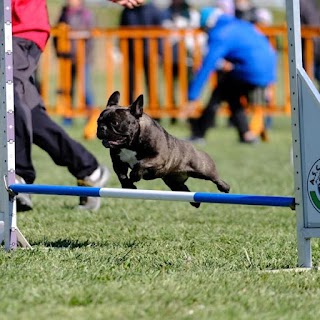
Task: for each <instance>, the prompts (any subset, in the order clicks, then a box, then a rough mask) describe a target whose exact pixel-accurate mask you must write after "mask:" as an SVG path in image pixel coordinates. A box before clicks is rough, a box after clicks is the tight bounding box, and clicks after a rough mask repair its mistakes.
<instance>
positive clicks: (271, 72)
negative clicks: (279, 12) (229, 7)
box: [188, 15, 277, 101]
mask: <svg viewBox="0 0 320 320" xmlns="http://www.w3.org/2000/svg"><path fill="white" fill-rule="evenodd" d="M221 59H225V60H227V61H229V62H231V63H232V64H233V65H234V69H233V70H232V71H230V72H231V75H232V76H233V77H234V78H235V79H239V80H241V81H243V82H246V83H249V84H252V85H256V86H261V87H265V86H268V85H269V84H271V83H272V82H274V81H275V80H276V68H277V63H276V52H275V50H274V49H273V48H272V46H271V45H270V43H269V41H268V39H267V38H266V37H265V36H264V35H263V34H262V33H261V32H260V31H259V30H258V29H257V28H256V27H255V26H254V25H253V24H252V23H249V22H246V21H243V20H240V19H237V18H234V17H232V16H229V15H221V16H220V17H219V18H218V20H217V23H216V25H215V26H214V27H213V28H211V29H210V30H209V31H208V53H207V55H206V56H205V58H204V60H203V63H202V66H201V68H200V69H199V70H198V72H197V73H196V75H195V76H194V78H193V79H192V81H191V83H190V87H189V94H188V96H189V100H190V101H194V100H197V99H198V98H199V96H200V93H201V91H202V89H203V87H204V86H205V84H206V82H207V80H208V78H209V75H210V74H211V72H213V71H215V70H216V69H217V66H218V62H219V61H221ZM230 90H232V88H230Z"/></svg>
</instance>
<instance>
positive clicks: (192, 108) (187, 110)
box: [179, 101, 200, 120]
mask: <svg viewBox="0 0 320 320" xmlns="http://www.w3.org/2000/svg"><path fill="white" fill-rule="evenodd" d="M199 107H200V103H199V101H188V102H187V103H186V104H185V105H184V106H183V108H181V109H180V112H179V119H184V120H185V119H189V118H190V117H191V116H192V114H193V113H194V112H197V109H198V108H199Z"/></svg>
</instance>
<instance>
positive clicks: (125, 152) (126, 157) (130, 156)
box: [119, 149, 138, 169]
mask: <svg viewBox="0 0 320 320" xmlns="http://www.w3.org/2000/svg"><path fill="white" fill-rule="evenodd" d="M136 156H137V153H136V152H135V151H132V150H129V149H121V151H120V153H119V157H120V159H121V161H123V162H126V163H128V164H129V166H130V168H131V169H132V168H133V166H134V165H135V164H136V163H138V160H137V157H136Z"/></svg>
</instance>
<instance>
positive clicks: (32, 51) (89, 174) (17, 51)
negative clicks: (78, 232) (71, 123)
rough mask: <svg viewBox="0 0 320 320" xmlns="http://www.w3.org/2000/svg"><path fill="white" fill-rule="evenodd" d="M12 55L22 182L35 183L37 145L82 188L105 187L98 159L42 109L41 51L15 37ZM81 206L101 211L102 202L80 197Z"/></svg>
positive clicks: (18, 170) (105, 175)
mask: <svg viewBox="0 0 320 320" xmlns="http://www.w3.org/2000/svg"><path fill="white" fill-rule="evenodd" d="M13 53H14V56H13V66H14V73H13V74H14V91H15V107H16V110H15V121H16V126H15V135H16V151H17V156H16V173H17V175H18V176H20V177H22V178H23V180H21V181H22V183H33V182H34V180H35V170H34V168H33V165H32V158H31V146H32V143H35V144H36V145H38V146H39V147H40V148H42V149H43V150H44V151H46V152H48V154H49V155H50V156H51V158H52V159H53V161H54V162H55V163H56V164H57V165H61V166H66V167H67V168H68V169H69V171H70V173H71V174H72V175H73V176H75V177H76V178H77V179H78V184H79V185H87V186H95V187H102V186H103V185H104V184H105V183H106V181H107V180H108V177H109V172H108V170H107V168H104V167H101V166H99V165H98V162H97V160H96V159H95V157H94V156H93V155H92V154H91V153H90V152H88V151H87V150H86V149H85V148H84V147H82V145H81V144H79V143H78V142H76V141H74V140H73V139H71V138H70V137H69V136H68V135H67V134H66V132H65V131H64V130H63V129H62V128H61V127H60V126H58V125H57V124H56V123H55V122H54V121H52V120H51V118H50V117H49V116H48V114H47V113H46V112H45V109H44V108H43V107H42V105H43V102H42V99H41V97H40V95H39V92H38V91H37V88H36V86H35V82H34V78H33V76H34V73H35V70H36V67H37V62H38V60H39V57H40V54H41V51H40V50H39V48H38V47H37V46H36V45H35V44H34V43H33V42H31V41H29V40H24V39H19V38H13ZM18 196H19V195H18ZM18 201H19V198H18V197H17V202H18ZM30 204H31V205H29V208H28V209H27V210H30V209H31V207H32V203H31V200H30ZM80 205H81V206H80V208H82V209H98V208H99V206H100V199H99V198H90V197H88V198H85V199H84V198H80ZM18 209H19V203H18Z"/></svg>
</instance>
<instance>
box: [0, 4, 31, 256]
mask: <svg viewBox="0 0 320 320" xmlns="http://www.w3.org/2000/svg"><path fill="white" fill-rule="evenodd" d="M0 39H1V40H0V41H1V46H0V72H1V77H0V104H1V106H0V128H1V129H0V141H1V151H0V243H1V242H3V241H4V244H5V250H7V251H8V250H10V249H16V248H17V246H18V244H20V245H21V246H23V247H30V245H29V243H28V242H27V240H26V239H25V238H24V236H23V235H22V234H21V232H20V231H19V229H18V228H17V217H16V203H15V199H14V197H12V196H11V195H10V193H9V192H8V190H7V186H8V185H11V184H12V183H14V182H15V138H14V137H15V136H14V93H13V92H14V90H13V59H12V24H11V0H4V1H3V2H2V3H1V4H0Z"/></svg>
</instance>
